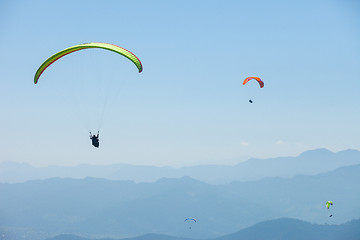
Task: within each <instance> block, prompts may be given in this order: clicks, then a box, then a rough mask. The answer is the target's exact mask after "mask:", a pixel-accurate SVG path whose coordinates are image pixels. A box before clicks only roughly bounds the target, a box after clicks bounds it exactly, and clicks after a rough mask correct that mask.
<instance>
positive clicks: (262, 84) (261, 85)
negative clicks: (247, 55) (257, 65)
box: [243, 77, 264, 88]
mask: <svg viewBox="0 0 360 240" xmlns="http://www.w3.org/2000/svg"><path fill="white" fill-rule="evenodd" d="M251 79H255V80H256V81H257V82H258V83H259V85H260V88H263V87H264V82H263V81H262V80H261V79H260V78H258V77H248V78H245V80H244V82H243V85H245V84H246V83H247V82H248V81H250V80H251Z"/></svg>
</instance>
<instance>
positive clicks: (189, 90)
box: [0, 0, 360, 166]
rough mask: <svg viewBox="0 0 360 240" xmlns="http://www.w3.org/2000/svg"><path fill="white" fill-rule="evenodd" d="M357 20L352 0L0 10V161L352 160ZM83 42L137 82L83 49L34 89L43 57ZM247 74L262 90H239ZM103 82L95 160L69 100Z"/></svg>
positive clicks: (18, 5) (358, 66)
mask: <svg viewBox="0 0 360 240" xmlns="http://www.w3.org/2000/svg"><path fill="white" fill-rule="evenodd" d="M359 12H360V4H359V2H358V1H351V0H343V1H340V0H339V1H335V0H330V1H328V0H326V1H325V0H318V1H313V0H309V1H307V0H305V1H279V0H277V1H265V0H263V1H222V2H219V1H184V0H182V1H145V0H144V1H67V0H65V1H43V0H40V1H16V0H15V1H4V0H0V30H1V38H0V43H1V44H0V51H1V57H0V67H1V72H2V76H1V88H0V109H1V112H2V114H1V116H2V117H1V119H0V125H1V129H2V136H3V137H2V139H1V140H0V141H1V142H0V161H18V162H27V163H30V164H33V165H36V166H46V165H76V164H80V163H89V164H110V163H131V164H146V165H158V166H164V165H170V166H183V165H196V164H234V163H236V162H238V161H241V160H244V159H246V158H248V157H259V158H267V157H276V156H289V155H297V154H299V153H301V152H303V151H305V150H308V149H314V148H319V147H326V148H328V149H330V150H332V151H340V150H343V149H349V148H351V149H360V127H359V122H360V111H359V110H360V106H359V103H360V94H359V90H360V78H359V76H360V14H359ZM84 42H108V43H113V44H116V45H119V46H122V47H124V48H126V49H129V50H131V51H132V52H134V53H135V54H136V55H137V56H138V57H139V58H140V59H141V61H142V63H143V66H144V71H143V73H141V74H138V73H137V71H136V68H135V67H134V66H133V65H132V64H131V62H129V61H127V60H126V59H123V58H121V57H119V56H115V54H114V53H104V52H99V51H94V52H95V53H91V52H86V53H85V51H84V53H75V54H73V55H74V56H70V55H69V56H66V57H65V58H63V59H61V60H60V61H59V62H57V63H56V64H54V65H53V66H51V67H50V68H48V69H47V70H46V72H45V73H44V75H43V76H42V78H41V79H40V81H39V84H38V85H34V84H33V76H34V74H35V72H36V70H37V68H38V67H39V66H40V64H41V63H42V62H43V61H44V60H46V58H48V57H49V56H51V55H52V54H54V53H56V52H57V51H60V50H62V49H64V48H67V47H70V46H73V45H76V44H80V43H84ZM94 59H95V60H94ZM88 66H90V69H88V68H87V67H88ZM97 67H99V69H100V70H99V69H98V68H97ZM248 76H258V77H261V78H262V79H263V81H264V82H265V87H264V88H263V89H258V88H257V86H256V85H254V84H249V85H248V86H242V81H243V79H244V78H246V77H248ZM104 79H105V81H109V79H112V80H111V84H112V85H111V87H110V90H111V91H113V90H114V89H116V91H115V94H113V96H114V98H112V100H111V104H107V105H106V111H105V113H104V115H103V124H102V125H101V139H100V140H101V143H100V144H101V145H100V149H95V148H93V147H92V146H91V144H90V140H89V139H88V133H87V129H86V127H84V124H83V123H82V122H83V121H84V118H85V120H86V117H84V115H82V117H81V116H80V121H79V117H77V116H75V115H79V114H77V113H78V110H77V109H79V108H76V107H74V106H73V104H72V103H71V101H72V99H75V98H77V97H82V98H83V99H86V100H85V101H84V102H85V103H88V102H89V101H88V100H89V99H90V100H92V99H93V97H91V96H93V95H94V92H96V91H97V90H96V88H97V87H99V86H102V85H96V84H99V82H100V80H101V81H103V80H104ZM86 81H89V83H91V84H93V83H94V84H95V85H91V84H85V87H86V90H85V89H84V82H86ZM80 82H82V83H80ZM62 83H63V84H62ZM86 83H87V82H86ZM81 84H83V85H81ZM104 84H105V85H106V84H107V83H104ZM92 86H96V87H95V88H91V87H92ZM109 86H110V85H109ZM67 90H69V91H68V92H67ZM89 91H90V92H89ZM59 92H66V93H65V94H59ZM60 95H61V96H60ZM68 97H69V98H68ZM249 97H252V98H254V103H253V104H249V103H248V99H249ZM96 98H97V97H96ZM100 98H102V99H104V98H107V95H106V94H104V95H103V96H100ZM64 100H65V101H64ZM100 100H101V99H100ZM102 101H103V100H102ZM74 105H76V104H74ZM85 105H86V104H85ZM89 105H92V104H90V103H89ZM80 108H81V106H80ZM81 118H83V119H81Z"/></svg>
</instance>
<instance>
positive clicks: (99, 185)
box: [0, 164, 360, 240]
mask: <svg viewBox="0 0 360 240" xmlns="http://www.w3.org/2000/svg"><path fill="white" fill-rule="evenodd" d="M359 173H360V164H359V165H352V166H347V167H341V168H338V169H336V170H334V171H331V172H327V173H322V174H317V175H314V176H310V175H300V176H296V177H293V178H278V177H276V178H265V179H262V180H259V181H249V182H232V183H229V184H222V185H210V184H207V183H204V182H201V181H198V180H195V179H192V178H190V177H182V178H176V179H174V178H162V179H160V180H158V181H156V182H153V183H135V182H133V181H119V180H106V179H98V178H85V179H70V178H51V179H46V180H33V181H28V182H25V183H15V184H9V183H2V184H0V193H1V195H0V230H2V231H5V230H6V233H7V234H8V233H12V234H15V233H19V232H21V233H23V234H22V236H27V238H26V239H32V240H43V239H45V237H46V236H54V235H59V234H62V233H68V234H76V235H81V236H91V237H101V236H108V237H113V236H116V237H117V238H119V237H122V238H125V237H131V236H138V235H143V234H147V233H153V234H166V235H171V236H178V237H183V238H215V237H221V236H224V235H226V234H229V233H233V232H236V231H238V230H239V229H244V228H246V227H250V226H252V225H254V224H256V223H259V222H262V221H268V220H271V219H277V218H284V217H286V218H295V219H300V220H304V221H309V222H311V223H318V224H324V223H327V224H342V223H345V222H347V221H350V220H353V219H358V218H359V217H360V204H357V203H359V202H360V174H359ZM327 200H332V201H333V202H334V205H333V206H332V207H331V208H330V209H326V207H325V202H326V201H327ZM330 214H332V215H333V217H331V218H330V217H329V215H330ZM186 217H194V218H196V219H197V222H196V223H193V225H192V226H191V230H190V229H189V226H188V224H187V223H185V222H184V219H185V218H186ZM284 226H285V225H284ZM300 233H301V231H300V232H299V234H300ZM242 234H245V233H242ZM279 234H280V233H279ZM148 236H151V235H148ZM244 236H245V235H244ZM13 239H15V238H13ZM219 239H220V238H219ZM229 239H231V238H229ZM238 239H242V238H238ZM248 239H258V238H250V237H249V238H248ZM267 239H268V238H267ZM279 239H280V238H279ZM293 239H295V238H293ZM303 239H310V238H303ZM314 239H320V238H314ZM341 239H346V238H341ZM221 240H222V239H221Z"/></svg>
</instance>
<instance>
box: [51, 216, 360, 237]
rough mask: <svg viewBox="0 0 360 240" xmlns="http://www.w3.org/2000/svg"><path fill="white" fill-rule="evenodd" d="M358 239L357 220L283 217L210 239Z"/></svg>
mask: <svg viewBox="0 0 360 240" xmlns="http://www.w3.org/2000/svg"><path fill="white" fill-rule="evenodd" d="M263 239H266V240H304V239H307V240H312V239H313V240H339V239H346V240H359V239H360V220H353V221H351V222H348V223H346V224H342V225H318V224H311V223H308V222H304V221H300V220H296V219H290V218H282V219H276V220H271V221H266V222H261V223H258V224H255V225H254V226H251V227H249V228H246V229H243V230H241V231H238V232H236V233H233V234H229V235H225V236H221V237H218V238H215V239H212V240H263ZM46 240H93V239H90V238H82V237H78V236H74V235H60V236H56V237H54V238H49V239H46ZM98 240H120V239H119V238H116V239H115V238H101V239H98ZM121 240H191V239H190V238H178V237H173V236H168V235H160V234H146V235H142V236H139V237H134V238H124V239H121Z"/></svg>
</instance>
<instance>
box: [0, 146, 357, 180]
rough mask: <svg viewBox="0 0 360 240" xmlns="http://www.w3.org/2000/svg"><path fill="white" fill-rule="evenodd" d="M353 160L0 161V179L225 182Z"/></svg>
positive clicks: (353, 153) (341, 155) (347, 153)
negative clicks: (39, 164)
mask: <svg viewBox="0 0 360 240" xmlns="http://www.w3.org/2000/svg"><path fill="white" fill-rule="evenodd" d="M354 164H360V151H357V150H344V151H340V152H336V153H334V152H331V151H329V150H327V149H316V150H311V151H307V152H304V153H302V154H301V155H299V156H297V157H279V158H271V159H249V160H247V161H245V162H241V163H239V164H237V165H234V166H225V165H202V166H192V167H182V168H174V167H154V166H135V165H129V164H114V165H109V166H94V165H78V166H71V167H62V166H49V167H43V168H35V167H32V166H31V165H28V164H25V163H16V162H3V163H0V182H3V183H18V182H25V181H28V180H35V179H47V178H53V177H63V178H78V179H82V178H85V177H94V178H104V179H110V180H131V181H135V182H154V181H157V180H159V179H161V178H165V177H166V178H180V177H184V176H189V177H191V178H193V179H196V180H199V181H202V182H206V183H209V184H225V183H230V182H232V181H254V180H260V179H263V178H266V177H285V178H290V177H294V176H296V175H299V174H306V175H314V174H319V173H325V172H328V171H331V170H334V169H336V168H338V167H343V166H349V165H354Z"/></svg>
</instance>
